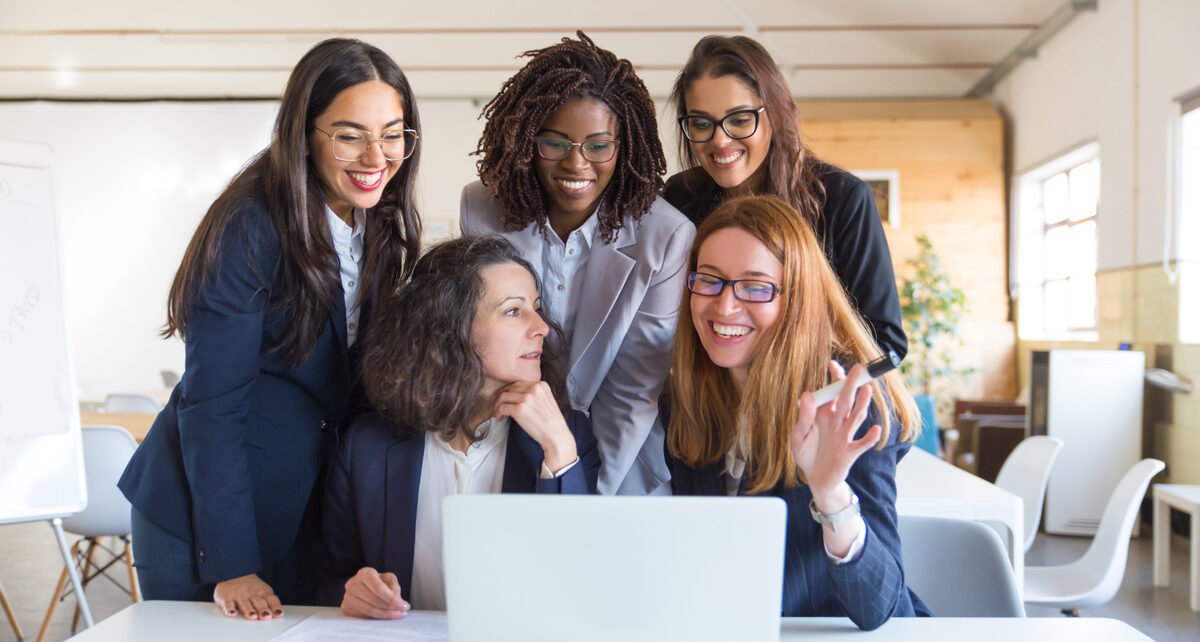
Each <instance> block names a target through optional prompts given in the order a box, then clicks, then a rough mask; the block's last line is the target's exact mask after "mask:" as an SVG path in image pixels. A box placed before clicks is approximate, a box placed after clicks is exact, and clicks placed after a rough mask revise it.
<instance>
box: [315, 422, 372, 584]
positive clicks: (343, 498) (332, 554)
mask: <svg viewBox="0 0 1200 642" xmlns="http://www.w3.org/2000/svg"><path fill="white" fill-rule="evenodd" d="M354 443H355V431H353V430H348V431H346V432H345V433H344V436H343V438H342V442H341V444H340V445H339V447H338V449H337V453H336V455H335V456H334V457H332V458H331V459H332V461H331V462H330V465H329V467H328V469H327V470H326V474H325V496H324V499H323V502H324V503H323V506H322V513H321V534H322V539H323V540H324V543H325V555H324V557H323V559H322V560H321V569H320V582H319V584H318V585H317V603H318V604H319V605H322V606H340V605H341V603H342V596H343V595H344V594H345V592H346V580H348V579H350V578H351V577H352V576H353V575H354V574H355V573H357V572H358V570H359V569H360V568H362V567H363V566H366V561H365V556H364V555H363V551H362V543H361V539H360V535H359V530H358V519H357V517H356V515H357V514H358V511H357V510H356V508H355V502H354V488H353V481H352V480H353V477H352V476H351V471H352V470H354V466H353V463H352V460H353V446H354ZM380 492H383V489H382V488H380ZM379 518H380V519H383V516H382V515H381V516H379Z"/></svg>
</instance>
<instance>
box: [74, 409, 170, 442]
mask: <svg viewBox="0 0 1200 642" xmlns="http://www.w3.org/2000/svg"><path fill="white" fill-rule="evenodd" d="M155 417H158V415H156V414H154V413H150V412H81V413H79V423H80V425H83V426H121V427H122V428H124V429H126V430H128V431H129V433H130V434H131V435H133V438H134V439H136V440H137V441H138V443H139V444H140V443H142V440H143V439H145V438H146V433H148V432H150V426H151V425H153V424H154V419H155Z"/></svg>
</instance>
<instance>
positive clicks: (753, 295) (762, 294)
mask: <svg viewBox="0 0 1200 642" xmlns="http://www.w3.org/2000/svg"><path fill="white" fill-rule="evenodd" d="M727 285H729V286H733V298H735V299H737V300H739V301H746V302H748V303H770V302H771V301H774V300H775V297H776V296H778V295H779V293H780V292H783V290H782V289H780V287H779V286H778V285H775V284H774V283H771V282H770V281H758V280H756V279H722V278H721V277H719V276H714V275H712V274H705V273H704V272H689V273H688V277H687V289H688V291H689V292H691V293H692V294H699V295H700V296H721V293H722V292H724V291H725V286H727Z"/></svg>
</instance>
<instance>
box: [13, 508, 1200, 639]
mask: <svg viewBox="0 0 1200 642" xmlns="http://www.w3.org/2000/svg"><path fill="white" fill-rule="evenodd" d="M1090 541H1091V540H1088V539H1084V538H1075V537H1058V536H1051V535H1045V534H1039V535H1038V537H1037V539H1036V540H1035V542H1034V545H1033V548H1032V549H1031V550H1030V551H1029V554H1028V556H1027V557H1026V563H1027V564H1030V565H1043V564H1058V563H1063V562H1068V561H1071V560H1073V559H1075V558H1076V557H1078V556H1079V555H1082V554H1083V551H1084V550H1086V549H1087V545H1088V543H1089V542H1090ZM61 570H62V566H61V562H60V560H59V556H58V551H57V547H56V545H55V544H54V538H53V534H52V533H51V531H50V527H49V525H47V524H46V523H45V522H37V523H30V524H13V525H8V526H0V585H3V586H4V589H5V591H6V592H7V593H8V596H9V600H10V601H11V602H12V604H13V608H14V609H15V610H16V613H17V617H18V618H19V619H20V622H21V626H22V628H23V629H24V632H25V638H26V639H27V640H33V639H35V638H36V636H37V632H38V627H40V626H41V623H42V617H43V615H44V614H45V612H46V606H47V604H48V603H49V601H50V592H51V591H53V590H54V582H55V581H56V580H57V579H58V574H59V572H61ZM1187 574H1188V550H1187V540H1185V539H1184V538H1182V537H1180V536H1175V537H1173V538H1172V542H1171V587H1170V588H1169V589H1156V588H1154V586H1153V584H1152V582H1151V541H1150V537H1149V534H1148V530H1143V535H1142V536H1141V537H1139V538H1137V539H1135V540H1133V541H1132V543H1131V545H1130V550H1129V565H1128V567H1127V569H1126V573H1125V581H1124V583H1123V584H1122V585H1121V591H1120V592H1119V593H1118V594H1117V597H1116V599H1114V600H1113V601H1112V602H1110V603H1108V604H1106V605H1104V606H1101V607H1097V608H1094V609H1091V610H1087V611H1084V613H1083V616H1084V617H1089V616H1090V617H1111V618H1116V619H1119V620H1124V621H1125V622H1128V623H1129V624H1130V625H1132V626H1133V627H1135V628H1137V629H1138V630H1140V631H1142V632H1143V633H1145V634H1146V635H1148V636H1150V637H1151V638H1153V639H1155V640H1158V641H1159V642H1172V641H1174V640H1180V641H1183V640H1187V641H1189V642H1190V641H1193V640H1196V639H1198V638H1200V613H1193V612H1192V611H1191V610H1190V609H1189V608H1188V596H1187V582H1188V575H1187ZM117 576H118V577H120V578H122V580H123V579H124V573H123V572H122V571H118V572H117ZM88 598H89V601H90V604H91V607H92V613H93V615H94V616H95V617H96V619H97V621H99V620H101V619H104V618H106V617H108V616H110V615H112V614H113V613H116V612H117V611H119V610H121V609H123V608H125V607H126V606H127V605H128V604H129V597H128V596H126V595H125V594H124V593H122V592H121V590H120V589H118V588H117V587H116V586H115V585H113V584H112V583H110V582H108V581H106V580H103V579H97V580H95V581H94V583H93V584H92V585H91V586H90V587H89V589H88ZM73 608H74V600H73V599H72V598H68V599H67V600H66V601H65V602H63V603H62V604H61V605H60V606H59V608H58V611H57V612H56V613H55V616H54V620H53V622H52V623H51V626H50V629H49V632H48V633H47V635H46V639H47V640H64V639H66V638H67V636H68V634H69V632H70V627H71V612H72V610H73ZM1027 610H1028V614H1029V615H1030V616H1031V617H1061V616H1059V615H1058V611H1057V610H1056V609H1051V608H1044V607H1035V606H1030V607H1028V609H1027ZM15 639H16V636H14V635H13V631H12V629H11V628H10V627H9V626H8V622H7V621H6V620H4V618H3V613H2V612H0V642H12V641H13V640H15Z"/></svg>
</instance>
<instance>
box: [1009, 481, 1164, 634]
mask: <svg viewBox="0 0 1200 642" xmlns="http://www.w3.org/2000/svg"><path fill="white" fill-rule="evenodd" d="M1165 467H1166V465H1165V464H1163V463H1162V462H1161V461H1159V460H1157V459H1143V460H1141V461H1139V462H1138V463H1136V464H1134V465H1133V468H1130V469H1129V472H1127V473H1125V476H1124V477H1122V478H1121V481H1120V482H1119V483H1118V484H1117V488H1116V489H1115V490H1114V491H1113V493H1112V495H1111V496H1109V498H1108V504H1106V505H1105V507H1104V514H1103V515H1101V517H1100V526H1099V527H1098V528H1097V529H1096V538H1095V539H1093V540H1092V545H1091V546H1089V547H1088V549H1087V552H1086V553H1084V554H1083V557H1080V558H1079V559H1077V560H1075V561H1074V562H1071V563H1069V564H1062V565H1059V566H1026V567H1025V601H1026V602H1027V603H1029V604H1041V605H1045V606H1056V607H1058V608H1060V609H1062V612H1063V614H1064V615H1074V616H1077V615H1079V609H1082V608H1087V607H1091V606H1099V605H1101V604H1104V603H1106V602H1108V601H1109V600H1111V599H1112V598H1113V596H1114V595H1116V594H1117V590H1118V589H1119V588H1121V580H1122V579H1124V577H1125V561H1126V559H1127V558H1128V557H1129V536H1130V534H1131V533H1132V532H1133V520H1134V519H1135V518H1136V517H1137V510H1138V507H1139V506H1140V505H1141V503H1142V498H1143V497H1145V495H1146V487H1147V486H1149V485H1150V479H1151V478H1152V477H1154V476H1155V475H1157V474H1158V473H1159V472H1161V471H1162V469H1163V468H1165Z"/></svg>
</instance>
